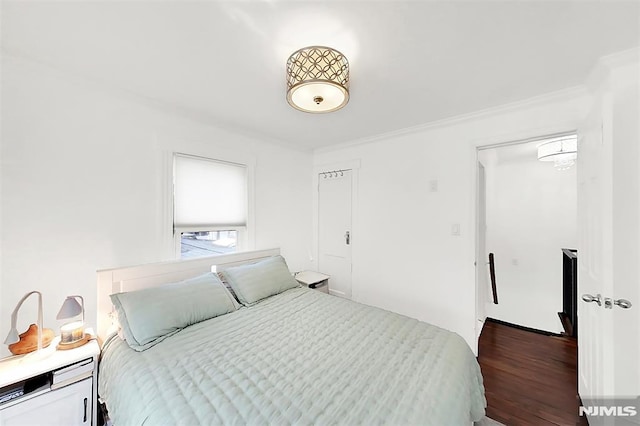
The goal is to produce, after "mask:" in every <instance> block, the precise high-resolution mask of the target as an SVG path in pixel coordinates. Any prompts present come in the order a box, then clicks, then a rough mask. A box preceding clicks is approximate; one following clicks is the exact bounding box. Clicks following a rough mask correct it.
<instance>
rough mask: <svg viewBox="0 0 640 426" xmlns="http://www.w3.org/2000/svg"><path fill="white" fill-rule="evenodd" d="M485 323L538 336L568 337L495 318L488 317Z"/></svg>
mask: <svg viewBox="0 0 640 426" xmlns="http://www.w3.org/2000/svg"><path fill="white" fill-rule="evenodd" d="M485 322H493V323H496V324H501V325H506V326H507V327H513V328H517V329H519V330H523V331H530V332H532V333H538V334H542V335H545V336H555V337H568V336H563V335H562V334H560V333H554V332H552V331H546V330H539V329H537V328H531V327H525V326H524V325H518V324H512V323H510V322H506V321H502V320H499V319H495V318H490V317H487V319H486V320H485Z"/></svg>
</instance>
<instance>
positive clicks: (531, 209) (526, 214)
mask: <svg viewBox="0 0 640 426" xmlns="http://www.w3.org/2000/svg"><path fill="white" fill-rule="evenodd" d="M541 136H544V135H541ZM527 145H528V146H526V147H525V146H510V147H502V148H493V149H491V150H483V151H480V152H479V155H478V157H479V159H480V161H481V162H482V163H483V164H484V166H485V170H486V176H487V185H486V191H487V192H486V193H487V203H486V206H487V234H486V238H487V252H492V253H494V254H495V265H496V266H495V269H496V282H497V289H498V301H499V304H498V305H494V304H489V305H487V316H489V317H491V318H495V319H499V320H502V321H507V322H510V323H513V324H518V325H523V326H526V327H531V328H536V329H539V330H546V331H551V332H554V333H560V332H562V331H563V328H562V325H561V323H560V320H559V318H558V312H560V311H562V253H561V249H562V248H577V233H576V232H577V231H576V226H577V225H576V218H577V200H576V196H577V182H576V167H572V168H570V169H568V170H562V171H559V170H556V169H555V168H554V167H553V163H551V162H541V161H538V160H537V157H536V149H535V145H536V143H535V142H533V143H531V144H527ZM530 145H533V148H532V149H528V148H529V147H530ZM515 150H522V151H526V152H525V153H526V154H527V155H526V156H523V155H516V156H513V157H510V156H509V155H504V152H505V151H515ZM500 151H502V157H503V158H504V157H506V159H501V154H500ZM525 153H523V154H525Z"/></svg>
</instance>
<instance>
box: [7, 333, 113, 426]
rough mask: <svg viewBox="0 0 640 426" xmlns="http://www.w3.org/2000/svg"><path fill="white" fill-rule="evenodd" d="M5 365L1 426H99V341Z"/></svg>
mask: <svg viewBox="0 0 640 426" xmlns="http://www.w3.org/2000/svg"><path fill="white" fill-rule="evenodd" d="M59 341H60V337H59V336H58V337H56V338H55V339H53V341H52V342H51V344H50V345H49V346H48V347H46V348H44V349H43V350H42V351H40V352H39V353H35V352H32V353H30V354H26V355H20V356H12V357H9V358H4V359H2V360H0V424H1V425H3V426H12V425H25V424H33V425H36V424H42V425H44V424H50V425H54V424H56V425H70V426H71V425H84V426H88V425H97V401H98V395H97V394H98V380H97V370H98V356H99V355H100V346H99V345H98V342H97V341H96V340H95V339H94V340H90V341H89V342H88V343H86V344H85V345H83V346H80V347H78V348H75V349H69V350H56V349H55V348H56V346H57V344H58V343H59Z"/></svg>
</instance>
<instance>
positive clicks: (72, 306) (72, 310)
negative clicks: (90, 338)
mask: <svg viewBox="0 0 640 426" xmlns="http://www.w3.org/2000/svg"><path fill="white" fill-rule="evenodd" d="M76 298H80V300H82V305H80V303H78V300H77V299H76ZM83 305H84V300H83V299H82V297H80V296H67V298H66V299H65V300H64V302H63V303H62V307H60V311H59V312H58V315H57V316H56V319H68V318H73V317H75V316H78V315H80V314H82V320H83V321H84V307H83Z"/></svg>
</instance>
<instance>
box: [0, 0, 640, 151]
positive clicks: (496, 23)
mask: <svg viewBox="0 0 640 426" xmlns="http://www.w3.org/2000/svg"><path fill="white" fill-rule="evenodd" d="M312 44H322V45H329V46H332V47H334V48H336V49H338V50H340V51H342V52H343V53H344V54H345V55H346V56H347V57H348V59H349V61H350V64H351V100H350V102H349V104H348V105H347V106H346V107H345V108H344V109H342V110H340V111H337V112H334V113H330V114H306V113H302V112H299V111H296V110H294V109H293V108H291V107H290V106H289V105H288V104H287V102H286V97H285V90H286V84H285V74H284V68H285V62H286V59H287V57H288V56H289V54H290V53H292V52H293V51H294V50H297V49H299V48H301V47H304V46H308V45H312ZM639 45H640V2H639V1H626V2H624V1H586V0H584V1H583V0H578V1H538V0H536V1H493V0H487V1H468V2H462V1H424V2H419V1H409V2H403V1H324V2H312V1H293V2H284V1H279V0H264V1H228V2H217V1H179V0H174V1H145V0H136V1H133V0H132V1H104V2H100V1H87V2H80V1H74V2H62V1H49V2H47V1H45V2H35V1H25V0H13V1H11V0H10V1H6V0H3V2H2V47H3V49H4V52H5V53H9V54H12V55H16V56H21V57H26V58H30V59H34V60H37V61H39V62H41V63H45V64H48V65H51V66H54V67H56V68H58V69H60V70H63V71H68V72H72V73H74V74H79V75H82V76H86V77H87V78H90V79H94V80H98V81H100V82H101V83H104V84H106V85H108V86H111V87H114V88H118V89H124V90H126V91H129V92H132V93H135V94H137V95H140V96H143V97H145V98H150V99H153V100H155V101H158V102H160V103H162V104H165V105H167V106H170V107H172V108H179V109H182V110H184V111H186V112H188V113H189V114H193V115H194V116H197V117H199V118H201V119H205V120H207V121H210V122H211V123H213V124H216V125H219V126H223V127H227V128H230V129H236V130H240V131H242V132H246V133H250V134H253V135H257V136H259V137H265V138H269V139H275V140H278V141H281V142H285V143H289V144H292V145H295V146H298V147H300V148H303V149H312V148H318V147H323V146H328V145H331V144H337V143H342V142H347V141H352V140H358V139H361V138H366V137H371V136H373V135H376V134H381V133H387V132H392V131H395V130H399V129H403V128H407V127H412V126H416V125H420V124H424V123H428V122H432V121H435V120H439V119H443V118H447V117H453V116H457V115H461V114H465V113H470V112H473V111H477V110H481V109H485V108H490V107H494V106H498V105H502V104H505V103H509V102H514V101H518V100H522V99H526V98H530V97H532V96H537V95H541V94H545V93H549V92H553V91H557V90H561V89H564V88H568V87H572V86H576V85H580V84H582V83H583V82H584V80H585V78H586V77H587V75H588V73H589V72H590V71H591V69H592V68H593V67H594V65H595V63H596V61H597V59H598V58H599V57H601V56H604V55H606V54H610V53H613V52H618V51H622V50H626V49H629V48H632V47H637V46H639Z"/></svg>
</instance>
